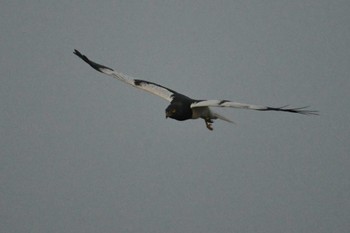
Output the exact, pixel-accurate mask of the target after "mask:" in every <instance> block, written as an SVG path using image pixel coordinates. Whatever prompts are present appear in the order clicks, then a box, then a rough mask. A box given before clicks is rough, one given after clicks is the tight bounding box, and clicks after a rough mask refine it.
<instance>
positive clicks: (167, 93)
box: [74, 50, 317, 130]
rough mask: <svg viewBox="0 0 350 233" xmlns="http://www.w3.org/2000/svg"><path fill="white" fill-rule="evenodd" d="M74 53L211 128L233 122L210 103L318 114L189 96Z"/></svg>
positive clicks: (178, 115)
mask: <svg viewBox="0 0 350 233" xmlns="http://www.w3.org/2000/svg"><path fill="white" fill-rule="evenodd" d="M74 54H75V55H77V56H78V57H80V58H81V59H82V60H84V61H85V62H86V63H88V64H89V65H90V66H91V67H92V68H94V69H95V70H97V71H99V72H101V73H104V74H106V75H109V76H112V77H113V78H116V79H118V80H120V81H123V82H125V83H127V84H129V85H131V86H134V87H136V88H139V89H142V90H144V91H147V92H149V93H151V94H154V95H157V96H159V97H161V98H163V99H165V100H167V101H169V102H170V105H169V106H168V107H167V108H166V110H165V114H166V118H168V117H169V118H172V119H175V120H178V121H185V120H189V119H198V118H202V119H203V120H204V121H205V124H206V127H207V128H208V129H209V130H213V128H212V125H211V124H212V123H213V120H216V119H221V120H224V121H227V122H230V123H233V121H231V120H229V119H227V118H226V117H223V116H221V115H219V114H218V113H216V112H214V111H212V110H211V109H210V107H231V108H243V109H252V110H258V111H283V112H292V113H299V114H304V115H317V111H312V110H306V109H305V108H306V107H302V108H286V106H284V107H280V108H275V107H267V106H260V105H252V104H243V103H237V102H232V101H229V100H195V99H192V98H190V97H187V96H185V95H183V94H180V93H178V92H176V91H173V90H171V89H169V88H167V87H164V86H162V85H159V84H156V83H153V82H149V81H145V80H140V79H133V78H132V77H129V76H127V75H124V74H122V73H120V72H117V71H115V70H113V69H111V68H109V67H107V66H103V65H100V64H98V63H95V62H93V61H91V60H90V59H88V58H87V57H86V56H85V55H83V54H81V53H80V52H79V51H78V50H75V51H74Z"/></svg>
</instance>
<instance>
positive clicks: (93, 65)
mask: <svg viewBox="0 0 350 233" xmlns="http://www.w3.org/2000/svg"><path fill="white" fill-rule="evenodd" d="M73 53H74V54H75V55H77V56H78V57H80V58H81V59H82V60H83V61H85V62H86V63H87V64H89V65H90V66H91V67H92V68H94V69H95V70H97V71H99V72H102V71H101V69H109V70H113V69H111V68H109V67H107V66H103V65H101V64H98V63H96V62H93V61H91V60H90V59H89V58H87V56H85V55H83V54H82V53H81V52H79V51H78V50H76V49H74V52H73Z"/></svg>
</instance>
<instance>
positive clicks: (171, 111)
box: [165, 105, 178, 119]
mask: <svg viewBox="0 0 350 233" xmlns="http://www.w3.org/2000/svg"><path fill="white" fill-rule="evenodd" d="M177 114H178V110H177V107H176V106H174V105H169V106H168V107H167V108H166V109H165V118H168V117H170V118H174V119H176V115H177Z"/></svg>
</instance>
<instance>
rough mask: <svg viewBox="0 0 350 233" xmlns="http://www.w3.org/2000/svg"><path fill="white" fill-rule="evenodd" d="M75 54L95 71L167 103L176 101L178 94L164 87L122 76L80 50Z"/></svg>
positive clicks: (75, 51)
mask: <svg viewBox="0 0 350 233" xmlns="http://www.w3.org/2000/svg"><path fill="white" fill-rule="evenodd" d="M74 54H75V55H77V56H78V57H80V58H81V59H82V60H83V61H85V62H86V63H87V64H89V65H90V66H91V67H92V68H94V69H95V70H97V71H99V72H101V73H103V74H106V75H109V76H112V77H113V78H115V79H118V80H120V81H123V82H125V83H127V84H129V85H131V86H133V87H136V88H139V89H141V90H144V91H147V92H149V93H151V94H154V95H156V96H159V97H161V98H163V99H166V100H167V101H169V102H171V101H172V100H173V99H174V96H175V95H177V94H178V93H177V92H175V91H173V90H171V89H169V88H166V87H163V86H161V85H159V84H156V83H152V82H148V81H144V80H140V79H134V78H132V77H130V76H128V75H125V74H122V73H120V72H118V71H115V70H113V69H112V68H109V67H107V66H103V65H100V64H98V63H96V62H93V61H91V60H90V59H89V58H87V57H86V56H85V55H83V54H81V53H80V52H79V51H78V50H76V49H75V50H74Z"/></svg>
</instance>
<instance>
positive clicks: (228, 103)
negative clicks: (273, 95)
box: [191, 100, 318, 115]
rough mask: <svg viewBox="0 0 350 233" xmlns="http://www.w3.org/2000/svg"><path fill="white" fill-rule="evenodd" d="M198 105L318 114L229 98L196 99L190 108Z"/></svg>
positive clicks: (316, 113)
mask: <svg viewBox="0 0 350 233" xmlns="http://www.w3.org/2000/svg"><path fill="white" fill-rule="evenodd" d="M198 107H230V108H242V109H251V110H258V111H282V112H292V113H299V114H304V115H318V111H313V110H308V109H307V108H308V107H307V106H306V107H301V108H289V107H288V106H282V107H277V108H276V107H267V106H261V105H253V104H243V103H237V102H232V101H229V100H203V101H198V102H196V103H193V104H191V108H198Z"/></svg>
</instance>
